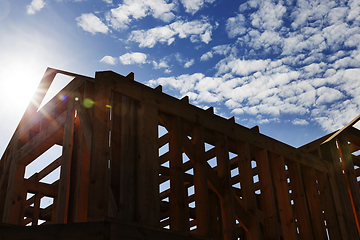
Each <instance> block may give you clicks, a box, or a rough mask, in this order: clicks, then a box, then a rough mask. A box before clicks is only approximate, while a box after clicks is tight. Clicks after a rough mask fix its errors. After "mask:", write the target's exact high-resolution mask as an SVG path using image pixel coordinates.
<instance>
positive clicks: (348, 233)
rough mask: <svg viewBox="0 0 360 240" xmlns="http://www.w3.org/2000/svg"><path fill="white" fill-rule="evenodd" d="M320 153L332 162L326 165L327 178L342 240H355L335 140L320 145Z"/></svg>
mask: <svg viewBox="0 0 360 240" xmlns="http://www.w3.org/2000/svg"><path fill="white" fill-rule="evenodd" d="M321 152H322V155H323V157H324V159H326V160H327V161H329V162H332V164H328V168H329V173H328V178H329V183H330V187H331V192H332V198H333V200H334V205H335V209H336V216H337V218H338V225H339V227H340V231H341V236H342V239H356V238H357V237H358V236H357V235H358V233H357V230H356V224H355V217H354V214H353V212H352V207H351V201H350V196H349V194H348V192H347V191H346V190H347V186H346V180H345V176H344V174H343V169H342V165H341V163H340V156H339V151H338V149H337V146H336V142H335V140H333V141H330V142H327V143H326V144H323V145H321Z"/></svg>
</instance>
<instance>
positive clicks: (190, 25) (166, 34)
mask: <svg viewBox="0 0 360 240" xmlns="http://www.w3.org/2000/svg"><path fill="white" fill-rule="evenodd" d="M211 34H212V26H211V24H210V23H209V22H208V21H207V20H201V21H199V20H195V21H191V22H184V21H181V20H178V21H176V22H173V23H171V24H169V25H166V26H162V27H155V28H151V29H149V30H135V31H132V32H131V34H130V37H129V38H128V40H129V41H133V42H138V43H139V46H140V47H149V48H152V47H154V46H155V44H156V43H158V42H160V43H167V44H168V45H170V44H171V43H173V42H174V40H175V36H178V37H179V38H188V37H190V40H191V42H200V41H201V42H204V43H209V41H210V40H211Z"/></svg>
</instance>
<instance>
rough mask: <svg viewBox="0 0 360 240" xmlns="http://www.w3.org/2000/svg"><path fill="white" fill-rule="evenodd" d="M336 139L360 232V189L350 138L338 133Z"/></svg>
mask: <svg viewBox="0 0 360 240" xmlns="http://www.w3.org/2000/svg"><path fill="white" fill-rule="evenodd" d="M336 141H337V142H338V145H339V153H340V158H341V163H342V165H343V169H344V172H345V179H346V183H347V187H348V188H347V190H348V192H349V195H350V200H351V205H352V208H353V213H354V216H355V223H356V227H357V229H358V232H360V223H359V221H360V190H359V186H358V183H357V179H356V175H355V171H354V164H353V162H352V157H351V153H350V151H349V145H348V140H347V138H346V135H345V134H340V135H338V137H337V139H336Z"/></svg>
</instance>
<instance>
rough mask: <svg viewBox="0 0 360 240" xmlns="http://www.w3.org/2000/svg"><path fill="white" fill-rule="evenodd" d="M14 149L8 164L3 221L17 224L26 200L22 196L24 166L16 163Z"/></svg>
mask: <svg viewBox="0 0 360 240" xmlns="http://www.w3.org/2000/svg"><path fill="white" fill-rule="evenodd" d="M15 149H16V148H14V149H13V152H12V155H13V159H12V161H11V166H10V173H9V174H10V175H9V182H8V187H7V192H6V200H5V209H4V215H3V222H4V223H10V224H15V225H19V224H21V223H22V219H23V216H20V215H21V212H22V211H21V210H22V206H23V204H24V203H25V201H26V195H25V196H24V191H23V185H24V174H25V166H24V165H20V164H16V160H17V159H16V158H14V155H15Z"/></svg>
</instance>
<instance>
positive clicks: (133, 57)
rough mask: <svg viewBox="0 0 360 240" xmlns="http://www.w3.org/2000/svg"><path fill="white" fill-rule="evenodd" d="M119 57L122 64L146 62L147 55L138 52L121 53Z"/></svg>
mask: <svg viewBox="0 0 360 240" xmlns="http://www.w3.org/2000/svg"><path fill="white" fill-rule="evenodd" d="M119 59H120V62H121V63H122V64H124V65H130V64H144V63H147V61H146V59H147V55H146V54H144V53H140V52H133V53H125V54H124V55H121V56H120V57H119Z"/></svg>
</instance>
